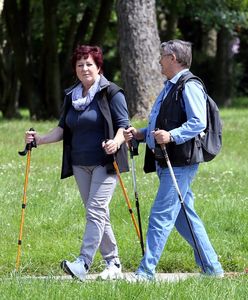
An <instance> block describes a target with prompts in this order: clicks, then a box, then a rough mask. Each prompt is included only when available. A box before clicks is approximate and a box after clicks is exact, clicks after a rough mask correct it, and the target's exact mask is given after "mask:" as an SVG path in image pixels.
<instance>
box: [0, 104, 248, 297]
mask: <svg viewBox="0 0 248 300" xmlns="http://www.w3.org/2000/svg"><path fill="white" fill-rule="evenodd" d="M221 115H222V119H223V123H224V127H223V130H224V131H223V149H222V151H221V153H220V154H219V155H218V157H217V158H215V159H214V160H213V161H212V162H209V163H204V164H201V166H200V170H199V173H198V176H197V178H196V180H195V181H194V183H193V191H194V194H195V198H196V200H195V207H196V210H197V211H198V213H199V215H200V216H201V218H202V220H203V221H204V223H205V226H206V229H207V231H208V234H209V237H210V239H211V241H212V243H213V245H214V247H215V249H216V252H217V253H218V255H219V257H220V261H221V263H222V265H223V267H224V269H225V271H226V272H240V273H241V272H243V270H244V269H245V268H247V267H248V255H247V253H248V235H247V228H248V218H247V212H248V185H247V182H248V172H247V169H248V162H247V158H246V153H247V142H248V130H247V129H248V110H245V109H225V110H222V111H221ZM132 123H133V124H134V125H136V126H141V125H142V124H143V122H140V121H139V122H137V121H136V122H135V121H133V122H132ZM54 126H56V122H49V121H46V122H31V121H29V120H27V119H24V120H14V121H6V120H0V129H1V144H0V175H1V177H0V178H1V179H0V184H1V189H0V197H1V200H2V205H1V208H0V212H1V218H0V232H1V240H0V249H1V251H0V289H1V299H104V298H105V299H138V298H139V299H246V298H247V296H246V295H247V294H248V288H247V285H248V280H247V275H241V276H235V277H233V278H232V277H227V278H224V279H222V280H213V279H196V278H191V279H188V280H186V281H183V282H178V283H170V284H169V283H168V284H167V283H163V284H162V283H152V284H148V285H140V284H136V285H135V284H130V283H127V282H116V283H101V282H88V283H86V284H84V283H78V282H75V281H54V280H52V279H51V276H53V275H56V276H57V275H63V272H62V270H61V269H60V261H61V260H63V259H69V260H73V258H74V256H77V255H78V251H79V248H80V244H81V237H82V233H83V230H84V220H85V219H84V210H83V208H82V205H81V199H80V196H79V192H78V190H77V188H76V185H75V182H74V179H73V178H69V179H65V180H60V167H61V155H62V153H61V148H62V147H61V146H62V145H61V144H59V143H58V144H51V145H44V146H41V147H39V148H37V149H33V150H32V155H31V169H30V176H29V183H28V191H27V208H26V210H25V223H24V231H23V239H22V240H23V244H22V247H21V262H20V270H19V273H18V274H15V273H14V272H13V271H14V270H15V262H16V255H17V240H18V235H19V227H20V217H21V203H22V197H23V185H24V173H25V166H26V157H21V156H19V155H18V151H19V150H23V148H24V146H25V145H24V132H25V131H26V130H27V129H28V128H30V127H34V128H35V129H36V130H37V131H39V132H41V133H45V132H46V131H47V130H50V129H51V128H53V127H54ZM139 154H140V155H139V156H138V157H135V163H136V176H137V189H138V193H139V202H140V209H141V215H142V225H143V232H144V233H145V232H146V228H147V223H148V216H149V210H150V207H151V204H152V202H153V199H154V196H155V192H156V189H157V185H158V182H157V178H156V175H155V174H144V172H143V170H142V167H143V158H144V147H143V145H142V146H140V149H139ZM122 179H123V181H124V184H125V187H126V189H127V193H128V195H129V197H130V200H131V203H132V206H133V210H134V212H135V213H136V211H135V201H134V195H133V186H132V175H131V172H129V173H126V174H123V175H122ZM111 218H112V224H113V228H114V231H115V234H116V238H117V241H118V245H119V252H120V257H121V261H122V265H123V269H124V271H128V272H132V271H135V270H136V268H137V266H138V264H139V262H140V259H141V249H140V244H139V241H138V240H137V237H136V232H135V229H134V226H133V224H132V221H131V218H130V214H129V212H128V208H127V205H126V202H125V200H124V197H123V194H122V190H121V188H120V186H119V185H118V187H117V189H116V191H115V194H114V197H113V200H112V202H111ZM102 268H103V262H102V260H101V257H100V255H99V254H97V255H96V258H95V261H94V264H93V266H92V269H91V272H93V273H94V272H99V271H101V270H102ZM157 271H158V272H198V271H199V270H198V269H197V267H196V265H195V263H194V259H193V253H192V251H191V249H190V247H189V246H188V245H187V243H186V242H185V241H184V240H183V239H182V238H181V237H180V236H179V235H178V233H177V232H176V231H173V232H172V234H171V236H170V238H169V240H168V243H167V245H166V248H165V250H164V253H163V255H162V257H161V260H160V263H159V265H158V268H157ZM27 275H35V276H39V275H46V276H48V278H47V279H46V280H31V279H29V280H27V279H24V278H25V276H27Z"/></svg>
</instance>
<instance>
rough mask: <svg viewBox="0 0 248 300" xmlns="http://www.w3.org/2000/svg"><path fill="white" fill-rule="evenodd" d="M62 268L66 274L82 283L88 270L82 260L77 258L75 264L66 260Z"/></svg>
mask: <svg viewBox="0 0 248 300" xmlns="http://www.w3.org/2000/svg"><path fill="white" fill-rule="evenodd" d="M61 268H62V269H63V270H64V272H65V273H67V274H69V275H71V276H72V277H77V278H78V279H80V280H81V281H84V280H85V277H86V274H87V270H86V268H85V264H84V261H83V260H82V259H80V258H77V259H76V260H75V261H74V262H69V261H68V260H64V261H62V263H61Z"/></svg>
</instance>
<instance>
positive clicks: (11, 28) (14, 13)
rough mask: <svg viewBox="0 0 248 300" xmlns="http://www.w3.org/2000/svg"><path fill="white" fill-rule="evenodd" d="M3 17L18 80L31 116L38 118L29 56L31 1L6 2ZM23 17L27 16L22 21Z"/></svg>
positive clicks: (12, 0)
mask: <svg viewBox="0 0 248 300" xmlns="http://www.w3.org/2000/svg"><path fill="white" fill-rule="evenodd" d="M3 15H4V18H5V23H6V29H7V35H8V40H9V41H10V42H11V45H12V48H13V50H14V54H15V55H14V60H15V68H16V73H17V76H18V78H19V79H20V82H21V84H22V89H23V93H24V95H25V98H26V101H27V103H28V106H29V110H30V115H31V117H33V118H36V111H37V110H36V107H38V98H37V97H36V95H37V94H36V91H35V87H34V83H33V76H32V74H33V70H32V67H31V62H32V59H31V57H30V56H29V51H28V49H29V44H28V40H27V38H28V36H29V35H28V34H27V32H29V29H28V26H29V24H28V20H29V18H28V17H27V16H28V15H29V1H25V0H22V1H20V2H19V6H18V5H17V2H16V1H14V0H8V1H5V2H4V10H3ZM22 16H25V17H24V18H23V19H22Z"/></svg>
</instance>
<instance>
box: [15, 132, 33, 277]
mask: <svg viewBox="0 0 248 300" xmlns="http://www.w3.org/2000/svg"><path fill="white" fill-rule="evenodd" d="M29 130H30V131H34V129H33V128H30V129H29ZM33 147H36V142H35V141H33V142H31V143H29V144H26V147H25V149H24V150H23V151H19V152H18V153H19V155H21V156H25V155H26V154H27V163H26V171H25V181H24V189H23V199H22V213H21V223H20V232H19V239H18V249H17V257H16V271H18V269H19V265H20V257H21V244H22V233H23V227H24V216H25V208H26V204H27V186H28V175H29V170H30V160H31V150H32V148H33Z"/></svg>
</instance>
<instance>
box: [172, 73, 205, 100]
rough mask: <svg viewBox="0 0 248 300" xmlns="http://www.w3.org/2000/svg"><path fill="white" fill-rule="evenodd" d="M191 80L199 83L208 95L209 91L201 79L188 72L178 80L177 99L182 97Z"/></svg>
mask: <svg viewBox="0 0 248 300" xmlns="http://www.w3.org/2000/svg"><path fill="white" fill-rule="evenodd" d="M190 80H193V81H198V82H199V83H200V84H201V85H202V86H203V89H204V91H205V93H206V94H207V89H206V87H205V84H204V82H203V81H202V80H201V78H200V77H198V76H195V75H194V74H193V73H191V72H190V71H188V72H185V73H184V74H182V76H181V77H180V78H179V79H178V82H177V95H176V99H178V97H179V96H181V95H182V91H183V89H184V87H185V84H186V82H188V81H190Z"/></svg>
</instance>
